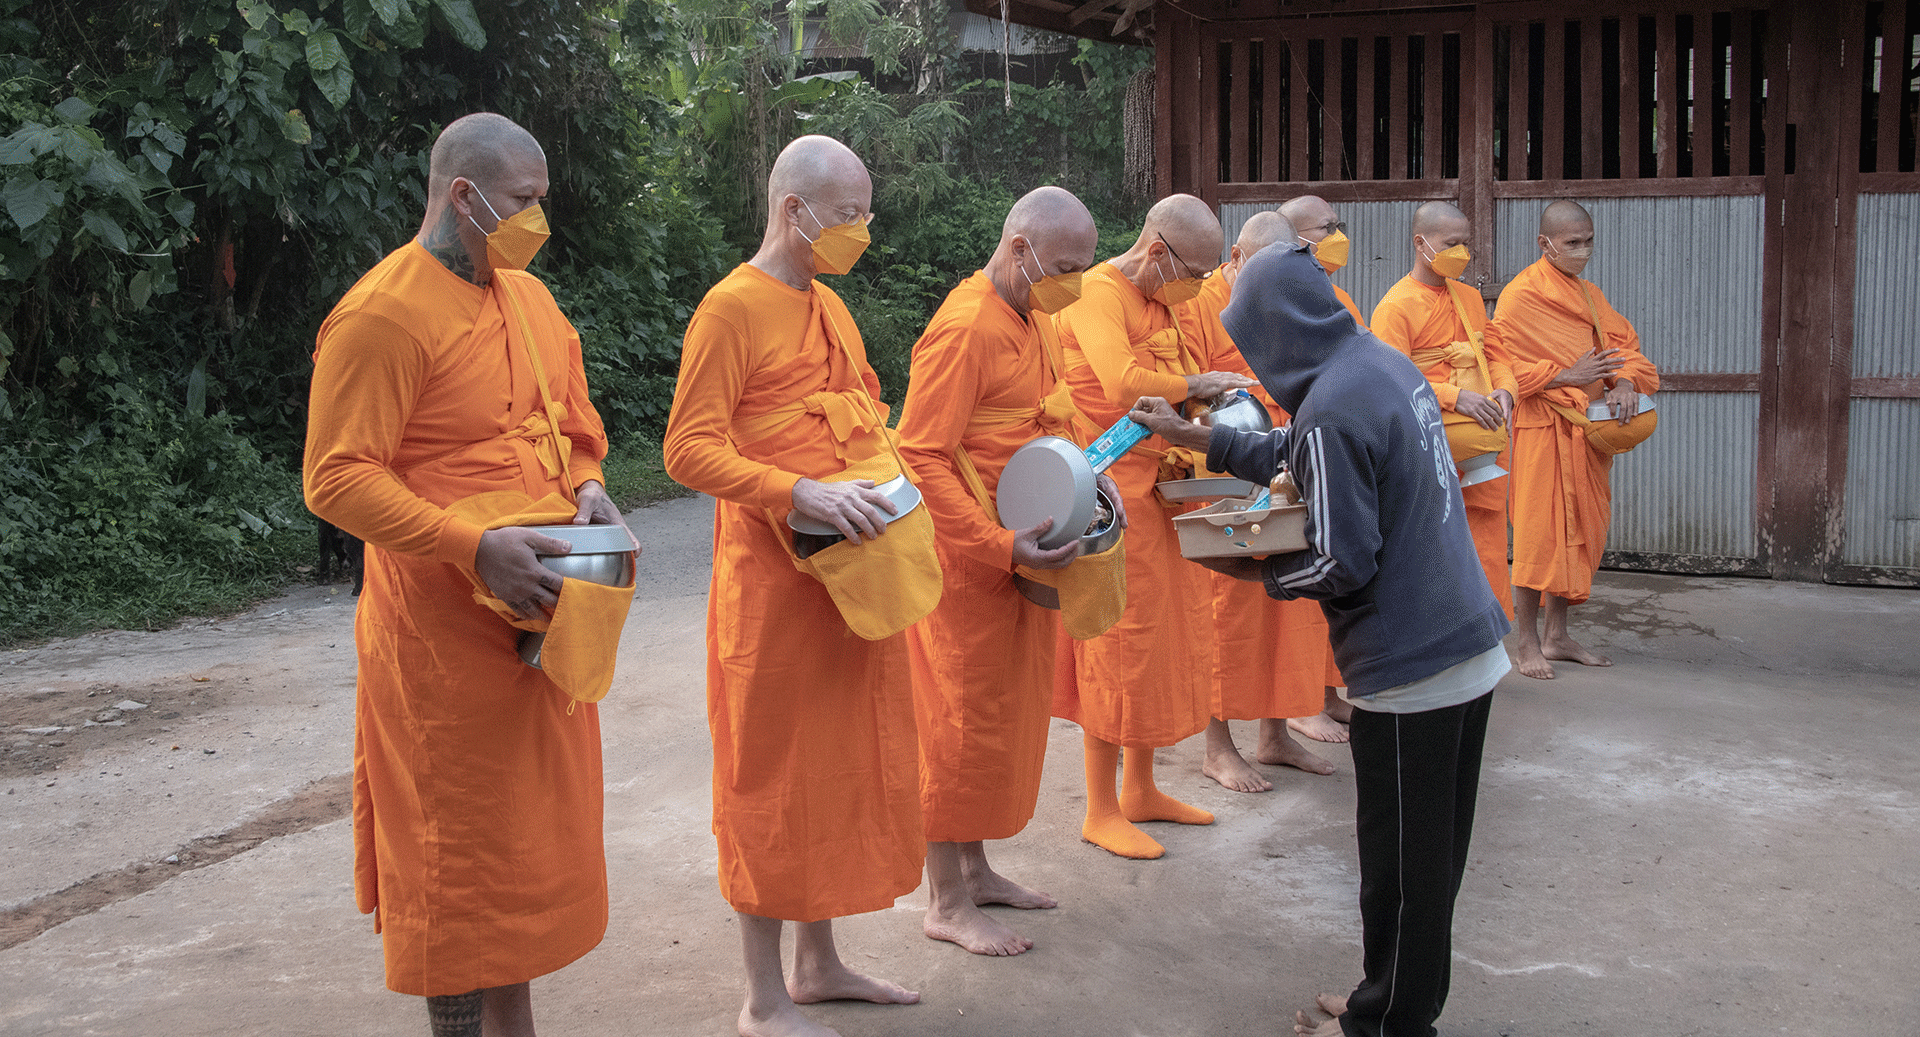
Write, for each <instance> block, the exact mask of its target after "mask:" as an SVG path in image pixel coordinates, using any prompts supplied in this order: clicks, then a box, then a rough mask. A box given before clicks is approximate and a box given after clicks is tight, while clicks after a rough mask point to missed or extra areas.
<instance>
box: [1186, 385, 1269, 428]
mask: <svg viewBox="0 0 1920 1037" xmlns="http://www.w3.org/2000/svg"><path fill="white" fill-rule="evenodd" d="M1199 420H1200V424H1202V425H1205V426H1207V427H1208V428H1230V429H1234V430H1237V431H1240V432H1271V431H1273V415H1272V414H1270V413H1268V412H1267V406H1266V404H1264V403H1261V402H1260V401H1259V400H1256V399H1254V398H1253V396H1252V394H1250V393H1248V392H1247V391H1246V390H1245V389H1235V390H1233V391H1231V392H1224V393H1221V394H1220V395H1218V396H1215V397H1214V398H1213V399H1211V400H1208V401H1207V410H1206V412H1205V413H1203V414H1201V415H1200V419H1199Z"/></svg>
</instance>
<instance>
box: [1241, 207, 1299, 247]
mask: <svg viewBox="0 0 1920 1037" xmlns="http://www.w3.org/2000/svg"><path fill="white" fill-rule="evenodd" d="M1298 238H1299V235H1298V234H1296V233H1295V232H1294V229H1293V223H1292V222H1291V221H1289V220H1288V219H1287V218H1286V217H1285V216H1283V215H1281V214H1280V213H1277V212H1256V213H1254V214H1253V215H1252V216H1249V217H1247V222H1245V223H1243V224H1241V225H1240V237H1239V238H1238V239H1237V240H1235V241H1234V243H1233V244H1234V247H1235V248H1237V249H1239V250H1240V258H1242V259H1252V258H1253V257H1254V255H1255V253H1258V252H1259V251H1260V250H1261V249H1263V248H1266V247H1267V246H1268V245H1271V244H1273V243H1274V242H1276V241H1285V242H1288V243H1289V244H1291V243H1292V242H1294V241H1295V240H1297V239H1298Z"/></svg>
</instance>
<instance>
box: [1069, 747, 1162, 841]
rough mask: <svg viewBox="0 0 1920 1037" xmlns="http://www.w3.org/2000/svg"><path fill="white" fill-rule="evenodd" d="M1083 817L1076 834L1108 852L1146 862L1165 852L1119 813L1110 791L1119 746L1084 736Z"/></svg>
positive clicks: (1115, 797)
mask: <svg viewBox="0 0 1920 1037" xmlns="http://www.w3.org/2000/svg"><path fill="white" fill-rule="evenodd" d="M1085 741H1086V766H1087V820H1086V823H1085V824H1083V825H1081V826H1080V837H1081V838H1083V839H1085V840H1086V841H1088V842H1090V843H1092V844H1093V845H1095V846H1098V847H1100V848H1101V849H1103V850H1106V851H1108V852H1110V853H1116V854H1119V855H1120V856H1122V857H1132V858H1133V859H1135V860H1143V861H1149V860H1153V859H1154V858H1156V857H1159V856H1160V855H1161V854H1163V853H1166V852H1167V851H1166V848H1165V847H1163V846H1161V845H1160V844H1159V843H1158V842H1155V841H1154V839H1153V837H1152V836H1150V835H1148V834H1147V833H1145V832H1142V831H1141V830H1140V829H1138V828H1135V827H1134V825H1133V822H1131V821H1129V820H1127V818H1126V816H1125V815H1123V814H1121V812H1120V800H1119V797H1117V796H1115V795H1114V791H1113V772H1114V770H1115V768H1117V767H1118V766H1119V765H1120V747H1119V746H1117V745H1115V744H1113V743H1112V742H1105V741H1101V740H1100V739H1098V738H1095V737H1094V736H1093V735H1091V734H1089V735H1087V736H1086V739H1085Z"/></svg>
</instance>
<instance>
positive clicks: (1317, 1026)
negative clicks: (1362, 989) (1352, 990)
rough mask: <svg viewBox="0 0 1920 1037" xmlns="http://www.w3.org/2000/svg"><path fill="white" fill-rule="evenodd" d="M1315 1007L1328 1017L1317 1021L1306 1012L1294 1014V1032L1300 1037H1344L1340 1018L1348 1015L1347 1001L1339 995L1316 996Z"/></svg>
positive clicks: (1314, 999)
mask: <svg viewBox="0 0 1920 1037" xmlns="http://www.w3.org/2000/svg"><path fill="white" fill-rule="evenodd" d="M1313 1006H1314V1008H1315V1009H1316V1010H1317V1011H1319V1012H1323V1013H1325V1014H1326V1015H1327V1017H1328V1018H1327V1019H1325V1020H1316V1019H1314V1018H1313V1016H1311V1015H1308V1014H1307V1013H1306V1012H1305V1011H1299V1012H1295V1013H1293V1032H1294V1033H1295V1034H1297V1035H1299V1037H1342V1033H1343V1031H1342V1030H1341V1029H1340V1017H1341V1016H1343V1015H1345V1014H1346V1013H1347V999H1346V998H1344V997H1341V996H1340V995H1339V994H1315V995H1314V998H1313Z"/></svg>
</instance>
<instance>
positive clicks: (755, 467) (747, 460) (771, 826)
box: [665, 264, 926, 922]
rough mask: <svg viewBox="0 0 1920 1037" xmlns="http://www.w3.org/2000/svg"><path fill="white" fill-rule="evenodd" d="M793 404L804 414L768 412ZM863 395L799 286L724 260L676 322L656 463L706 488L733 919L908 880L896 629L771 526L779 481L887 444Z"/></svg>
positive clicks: (909, 802)
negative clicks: (859, 629)
mask: <svg viewBox="0 0 1920 1037" xmlns="http://www.w3.org/2000/svg"><path fill="white" fill-rule="evenodd" d="M840 343H844V346H845V348H844V349H843V348H842V345H841V344H840ZM849 351H850V352H851V353H852V356H853V359H852V360H849V359H848V356H847V353H848V352H849ZM854 394H858V395H860V396H864V397H866V398H867V399H868V400H870V404H869V405H867V406H858V405H857V404H858V403H859V401H858V399H857V398H856V396H855V395H854ZM809 397H811V402H812V403H813V404H814V405H816V406H818V408H819V412H811V411H809V412H801V413H799V414H797V415H796V416H794V417H792V418H791V419H790V420H785V421H782V420H780V419H779V418H777V417H772V418H770V417H769V415H771V414H772V412H774V411H776V410H779V409H781V408H783V407H787V406H788V405H790V404H792V403H794V402H795V401H799V400H802V399H806V398H809ZM879 397H880V382H879V379H878V378H877V377H875V375H874V373H873V369H872V368H871V367H870V366H869V365H868V364H867V359H866V347H865V346H864V345H863V344H862V343H861V341H860V333H859V330H858V329H857V328H856V327H855V326H854V323H853V318H852V317H851V315H849V314H848V313H847V308H846V305H845V304H843V303H842V302H841V301H840V297H839V296H837V295H835V294H833V292H832V291H831V290H830V289H828V288H827V287H826V286H824V285H822V284H821V283H820V282H818V281H815V282H813V284H812V286H811V289H810V290H808V291H801V290H798V289H795V288H792V287H790V286H788V285H786V284H784V283H782V282H781V281H779V280H778V279H776V278H774V277H772V276H770V275H769V274H767V273H765V272H764V271H762V270H760V269H758V268H756V267H753V266H751V265H748V264H741V265H740V266H738V267H735V268H734V270H733V272H732V273H730V274H728V275H727V276H726V277H725V278H724V279H723V280H721V282H720V283H719V284H717V285H715V286H714V287H713V288H712V289H711V290H710V291H708V292H707V295H706V298H705V299H703V300H701V303H700V306H699V308H698V309H697V310H695V311H694V315H693V319H692V320H691V321H690V322H688V324H687V334H686V340H685V343H684V345H683V347H682V351H681V355H680V382H679V385H678V387H677V388H676V389H675V391H674V397H673V411H672V413H671V415H670V416H669V417H668V419H667V434H666V443H665V452H666V463H667V471H668V473H669V474H671V475H672V476H673V478H674V479H675V480H677V481H679V482H680V483H681V484H683V485H685V486H688V487H690V488H692V489H695V490H699V491H700V492H702V493H709V494H712V495H713V496H714V497H716V498H717V500H716V501H715V504H714V519H713V582H712V585H711V588H710V589H709V592H708V597H707V725H708V728H709V729H710V731H711V733H712V736H713V833H714V837H715V839H716V840H717V842H718V844H719V851H720V889H721V892H722V893H723V894H725V896H726V898H727V902H728V903H730V904H732V905H733V907H734V909H735V910H738V911H743V912H746V913H747V914H753V915H760V916H762V917H767V918H784V919H791V920H795V921H804V922H811V921H819V920H821V919H827V918H837V917H840V916H842V915H850V914H858V913H860V912H864V911H874V910H878V909H880V908H883V907H887V906H890V905H891V904H892V903H893V901H894V899H895V898H896V897H899V896H901V895H902V894H905V893H909V892H911V891H912V890H913V889H914V887H916V886H918V885H919V884H920V867H921V864H922V863H923V861H924V859H925V853H926V843H925V842H924V839H923V836H922V833H921V823H920V805H919V797H918V795H917V792H916V788H915V784H916V783H915V771H916V757H917V755H918V750H917V748H916V742H917V739H916V738H915V736H914V729H913V701H912V688H911V685H910V682H909V678H908V672H907V640H906V635H904V634H896V635H894V636H892V637H889V638H885V639H883V640H879V641H868V640H865V639H863V638H861V637H859V636H857V635H855V634H854V633H853V632H852V631H851V630H849V629H848V628H847V625H846V622H845V621H844V620H843V619H841V618H840V613H839V611H838V610H837V609H836V608H835V607H834V604H833V600H832V599H831V598H830V597H828V595H827V590H826V587H825V586H823V585H822V584H821V583H820V582H819V581H818V580H816V579H814V578H813V577H812V576H810V575H808V574H806V573H803V572H801V571H799V570H798V569H797V568H795V567H794V563H793V561H792V559H791V558H790V557H789V556H788V554H787V548H786V547H785V546H783V545H782V540H781V539H780V538H789V537H790V536H791V534H790V533H789V531H788V529H787V526H786V516H787V513H788V512H789V511H790V510H791V509H792V507H793V500H792V494H793V486H794V484H795V483H797V482H798V481H799V480H800V479H801V478H803V477H804V478H812V479H818V478H822V477H825V476H829V475H833V474H835V473H837V472H839V471H841V470H842V469H844V468H845V467H846V466H847V465H848V464H849V463H851V462H852V461H855V460H860V459H862V458H868V457H871V456H873V455H874V454H876V453H879V452H880V451H883V450H885V449H887V446H886V441H885V439H884V438H883V437H884V436H886V435H887V434H888V433H887V430H886V428H885V427H884V425H880V426H875V425H873V424H872V423H871V421H870V420H869V417H870V416H872V415H877V416H878V417H880V418H882V419H884V417H885V414H886V405H885V404H883V403H881V402H880V399H879ZM850 402H851V403H853V404H856V406H852V407H849V406H847V404H848V403H850ZM836 421H838V422H840V423H841V424H840V427H841V428H842V430H843V431H842V433H840V434H836V433H835V431H834V428H835V424H834V423H835V422H836ZM769 426H770V427H769ZM787 543H789V544H790V543H791V540H790V539H788V540H787Z"/></svg>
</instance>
